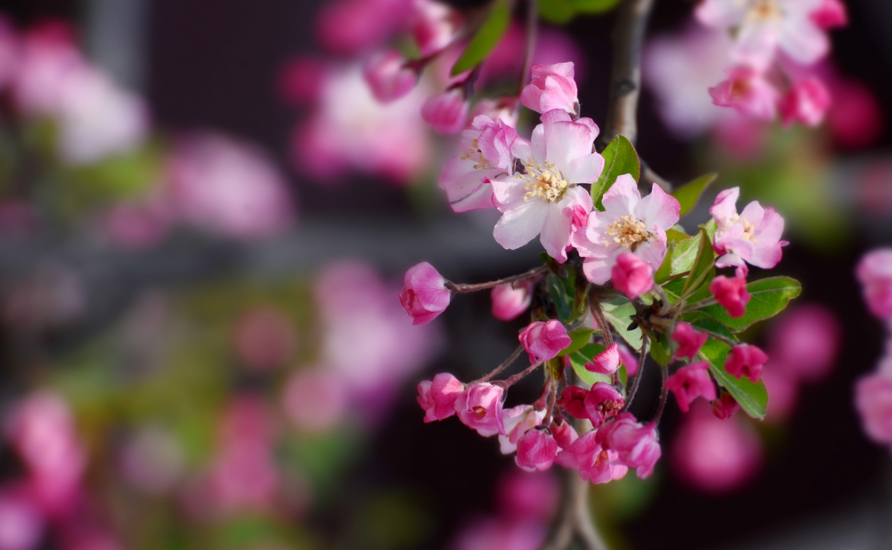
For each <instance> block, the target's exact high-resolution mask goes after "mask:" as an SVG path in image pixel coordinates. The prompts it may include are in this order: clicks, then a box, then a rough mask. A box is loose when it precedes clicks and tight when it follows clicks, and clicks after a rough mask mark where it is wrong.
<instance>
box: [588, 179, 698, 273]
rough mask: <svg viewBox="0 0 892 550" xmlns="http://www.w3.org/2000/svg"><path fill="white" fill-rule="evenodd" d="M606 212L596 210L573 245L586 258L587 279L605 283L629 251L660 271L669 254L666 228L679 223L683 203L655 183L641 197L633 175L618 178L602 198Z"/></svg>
mask: <svg viewBox="0 0 892 550" xmlns="http://www.w3.org/2000/svg"><path fill="white" fill-rule="evenodd" d="M601 202H602V204H603V205H604V212H598V211H594V212H592V213H591V214H590V215H589V217H588V225H587V226H586V227H585V228H584V229H580V230H579V231H577V232H576V233H574V234H573V239H572V242H573V246H575V247H576V249H577V250H578V251H579V255H580V256H582V257H584V258H585V262H583V264H582V271H583V273H585V276H586V278H587V279H588V280H589V281H591V282H593V283H595V284H598V285H602V284H604V283H606V282H607V281H609V280H610V278H611V277H612V276H613V267H614V266H615V265H616V263H617V258H618V257H619V256H620V254H623V253H626V252H629V253H631V254H634V255H635V256H637V257H638V258H640V259H642V260H644V261H645V262H647V264H649V265H650V267H651V268H652V269H653V270H654V271H656V270H657V269H659V267H660V264H661V263H663V258H664V257H665V256H666V230H667V229H669V228H670V227H672V226H673V225H675V224H676V223H677V222H678V218H679V215H678V214H679V211H680V208H681V207H680V205H679V203H678V201H677V200H676V199H675V198H674V197H672V196H670V195H668V194H666V192H665V191H663V190H662V189H660V187H659V186H658V185H657V184H654V185H653V187H652V190H651V193H650V195H648V196H646V197H644V198H643V199H642V198H641V194H640V193H639V192H638V184H637V183H636V182H635V179H634V178H633V177H632V176H631V175H629V174H623V175H621V176H619V177H618V178H616V182H615V183H614V184H613V186H612V187H611V188H610V189H609V190H608V191H607V192H606V193H604V197H603V198H602V200H601Z"/></svg>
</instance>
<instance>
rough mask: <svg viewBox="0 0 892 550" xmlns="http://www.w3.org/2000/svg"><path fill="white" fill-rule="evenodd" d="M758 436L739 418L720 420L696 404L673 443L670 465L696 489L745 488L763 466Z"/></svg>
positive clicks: (721, 489) (717, 490)
mask: <svg viewBox="0 0 892 550" xmlns="http://www.w3.org/2000/svg"><path fill="white" fill-rule="evenodd" d="M763 455H764V451H763V449H762V444H761V441H760V439H759V436H758V435H757V434H756V433H754V431H753V429H752V428H751V427H749V426H748V425H746V424H744V423H742V422H740V421H739V420H738V419H734V418H732V419H729V420H719V419H717V418H714V417H713V416H712V415H711V414H710V413H709V411H708V409H707V408H706V407H705V406H695V407H694V409H693V410H692V411H691V414H690V415H688V416H687V417H686V418H685V421H684V422H683V424H682V426H681V428H680V430H679V431H678V434H677V435H676V437H675V439H674V440H673V442H672V448H671V456H670V458H671V465H672V467H673V468H674V469H675V470H676V471H677V472H678V474H679V475H680V476H681V478H682V479H683V480H685V481H687V482H688V483H690V484H691V485H693V486H694V487H696V488H697V489H700V490H702V491H706V492H709V493H724V492H728V491H732V490H734V489H737V488H739V487H742V486H743V485H744V484H745V483H746V482H747V481H749V480H750V479H752V478H753V476H755V475H756V474H757V473H758V471H759V468H760V467H761V465H762V461H763V460H764V456H763Z"/></svg>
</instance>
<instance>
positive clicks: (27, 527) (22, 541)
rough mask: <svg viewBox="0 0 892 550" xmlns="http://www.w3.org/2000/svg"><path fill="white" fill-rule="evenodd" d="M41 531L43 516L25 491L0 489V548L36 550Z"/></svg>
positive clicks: (6, 549) (7, 549)
mask: <svg viewBox="0 0 892 550" xmlns="http://www.w3.org/2000/svg"><path fill="white" fill-rule="evenodd" d="M43 530H44V517H43V514H41V513H40V510H39V509H38V507H37V506H36V505H35V503H34V502H33V501H32V498H30V497H29V495H28V494H27V490H18V489H16V488H12V487H3V488H0V548H3V549H4V550H31V549H33V548H37V547H38V545H39V543H40V538H41V533H42V532H43Z"/></svg>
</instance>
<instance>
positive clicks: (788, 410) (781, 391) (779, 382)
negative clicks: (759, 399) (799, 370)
mask: <svg viewBox="0 0 892 550" xmlns="http://www.w3.org/2000/svg"><path fill="white" fill-rule="evenodd" d="M769 366H770V367H772V368H768V369H765V372H763V373H762V382H763V383H764V384H765V389H766V390H767V391H768V396H769V399H768V411H767V412H766V414H765V421H766V422H772V423H774V422H783V421H784V420H786V419H787V418H789V416H790V415H791V414H792V413H793V411H794V410H795V409H796V406H797V405H798V402H799V384H798V383H797V382H796V380H795V379H792V378H790V377H789V376H787V375H786V374H784V373H783V372H779V371H778V370H777V369H775V368H773V367H774V365H773V364H772V365H769Z"/></svg>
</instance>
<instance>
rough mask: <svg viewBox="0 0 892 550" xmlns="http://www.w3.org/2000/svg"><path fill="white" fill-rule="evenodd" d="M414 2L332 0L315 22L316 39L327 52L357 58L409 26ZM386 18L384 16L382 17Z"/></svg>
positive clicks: (394, 0)
mask: <svg viewBox="0 0 892 550" xmlns="http://www.w3.org/2000/svg"><path fill="white" fill-rule="evenodd" d="M412 2H413V0H335V1H333V2H327V3H326V4H324V5H323V7H322V9H321V10H320V11H319V14H318V16H317V17H316V21H315V26H314V28H315V30H316V36H317V38H318V39H319V41H320V42H321V43H322V45H323V46H325V47H326V48H327V49H329V50H331V51H333V52H335V53H338V54H343V55H353V54H358V53H361V52H363V51H367V50H369V49H372V48H374V47H376V46H378V45H379V44H381V43H383V42H384V41H386V40H387V39H388V38H389V37H390V36H392V35H393V34H394V33H395V32H396V31H399V30H401V29H402V28H404V27H405V26H406V25H408V23H409V20H410V18H411V17H412ZM385 14H386V16H385Z"/></svg>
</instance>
